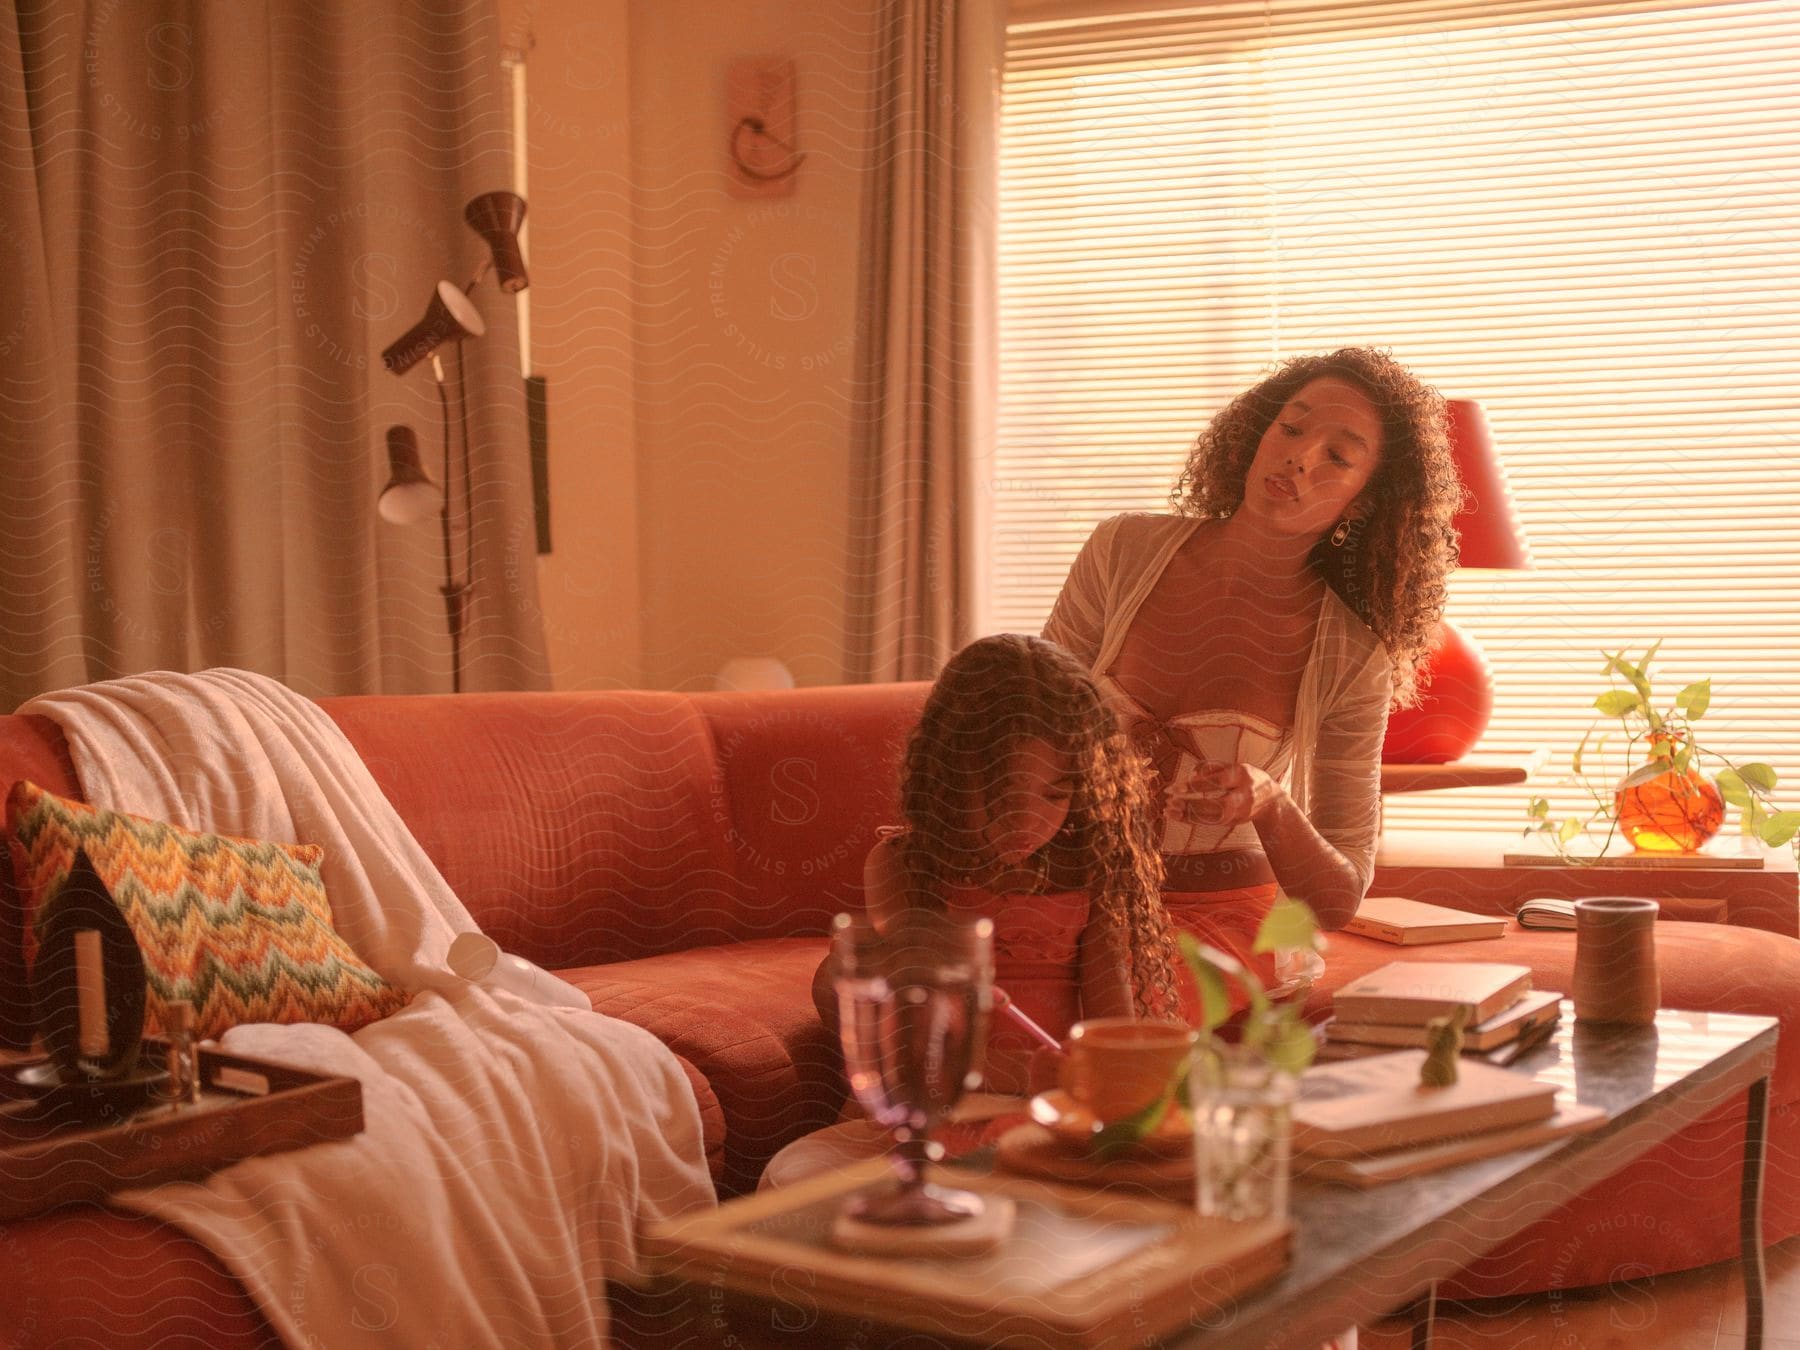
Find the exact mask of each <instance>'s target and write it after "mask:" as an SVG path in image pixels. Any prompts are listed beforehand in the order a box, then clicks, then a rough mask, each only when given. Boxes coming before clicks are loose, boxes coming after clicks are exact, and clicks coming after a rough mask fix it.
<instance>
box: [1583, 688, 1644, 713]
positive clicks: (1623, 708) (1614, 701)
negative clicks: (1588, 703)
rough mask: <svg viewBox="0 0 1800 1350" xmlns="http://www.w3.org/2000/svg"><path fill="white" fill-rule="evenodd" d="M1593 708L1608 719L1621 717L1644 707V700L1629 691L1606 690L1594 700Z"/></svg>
mask: <svg viewBox="0 0 1800 1350" xmlns="http://www.w3.org/2000/svg"><path fill="white" fill-rule="evenodd" d="M1594 706H1595V707H1596V708H1598V709H1599V710H1600V711H1601V712H1603V713H1605V714H1606V715H1607V716H1608V717H1623V716H1624V715H1625V714H1626V713H1628V712H1632V711H1633V710H1635V709H1637V708H1641V707H1643V706H1644V700H1643V699H1642V698H1641V697H1640V696H1639V695H1637V694H1634V693H1632V692H1631V691H1630V690H1629V689H1608V690H1607V691H1606V692H1605V693H1604V694H1602V695H1600V697H1599V698H1597V699H1595V700H1594Z"/></svg>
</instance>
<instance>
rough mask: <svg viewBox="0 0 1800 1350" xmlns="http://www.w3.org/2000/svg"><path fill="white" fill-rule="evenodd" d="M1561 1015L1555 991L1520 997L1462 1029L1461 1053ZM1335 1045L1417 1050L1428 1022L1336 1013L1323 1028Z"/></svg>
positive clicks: (1426, 1036)
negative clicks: (1359, 1017) (1375, 1019)
mask: <svg viewBox="0 0 1800 1350" xmlns="http://www.w3.org/2000/svg"><path fill="white" fill-rule="evenodd" d="M1561 1013H1562V995H1561V994H1559V993H1556V992H1555V991H1554V990H1549V989H1544V990H1534V991H1531V992H1529V993H1525V994H1522V995H1520V996H1519V998H1518V999H1517V1000H1516V1001H1515V1002H1514V1003H1513V1004H1512V1006H1511V1007H1508V1008H1503V1009H1501V1010H1500V1011H1499V1012H1497V1013H1495V1014H1494V1015H1493V1016H1492V1017H1490V1018H1488V1019H1487V1021H1485V1022H1477V1023H1475V1025H1474V1026H1471V1027H1465V1028H1464V1029H1463V1049H1464V1050H1468V1051H1475V1050H1492V1049H1493V1048H1494V1047H1496V1046H1500V1045H1505V1044H1507V1043H1508V1042H1509V1041H1516V1040H1518V1039H1519V1038H1520V1037H1521V1036H1524V1035H1527V1034H1528V1033H1530V1032H1533V1031H1536V1030H1537V1029H1538V1028H1539V1027H1541V1026H1543V1025H1545V1024H1546V1023H1549V1022H1554V1021H1556V1020H1557V1018H1558V1017H1559V1016H1561ZM1326 1034H1327V1035H1329V1036H1330V1037H1331V1039H1332V1040H1334V1041H1356V1042H1358V1043H1359V1044H1363V1045H1393V1046H1407V1047H1412V1046H1417V1047H1418V1048H1419V1049H1424V1048H1426V1047H1427V1046H1429V1045H1430V1044H1431V1027H1430V1025H1429V1023H1428V1022H1361V1021H1355V1020H1352V1019H1349V1018H1347V1017H1345V1015H1344V1014H1342V1013H1339V1014H1338V1015H1337V1016H1336V1017H1334V1018H1333V1019H1332V1020H1331V1023H1330V1025H1329V1026H1328V1027H1327V1028H1326Z"/></svg>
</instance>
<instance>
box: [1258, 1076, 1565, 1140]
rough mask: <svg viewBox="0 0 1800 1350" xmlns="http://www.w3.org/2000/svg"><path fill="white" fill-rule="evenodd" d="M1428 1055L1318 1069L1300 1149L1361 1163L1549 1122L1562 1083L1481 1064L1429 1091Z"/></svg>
mask: <svg viewBox="0 0 1800 1350" xmlns="http://www.w3.org/2000/svg"><path fill="white" fill-rule="evenodd" d="M1424 1062H1425V1052H1424V1051H1423V1050H1400V1051H1396V1052H1395V1053H1393V1054H1391V1055H1371V1056H1369V1057H1368V1058H1365V1059H1351V1060H1344V1061H1341V1062H1338V1063H1333V1064H1320V1065H1315V1066H1314V1067H1313V1068H1311V1069H1309V1070H1307V1071H1306V1073H1304V1074H1303V1075H1301V1078H1300V1091H1299V1095H1298V1096H1297V1097H1296V1098H1295V1100H1294V1105H1293V1108H1292V1119H1293V1148H1294V1152H1295V1153H1296V1154H1298V1155H1302V1156H1305V1157H1311V1158H1326V1159H1344V1158H1360V1157H1364V1156H1365V1155H1369V1154H1377V1153H1386V1152H1390V1151H1392V1150H1395V1149H1401V1148H1407V1147H1410V1146H1417V1145H1421V1144H1426V1143H1430V1142H1432V1141H1442V1140H1445V1139H1449V1138H1453V1137H1457V1136H1461V1135H1475V1134H1484V1133H1487V1132H1488V1131H1493V1130H1504V1129H1508V1128H1513V1127H1518V1126H1522V1125H1526V1124H1529V1123H1531V1122H1533V1121H1541V1120H1545V1119H1548V1118H1549V1117H1550V1116H1552V1115H1554V1114H1555V1112H1556V1085H1555V1084H1553V1083H1540V1082H1539V1081H1537V1080H1536V1079H1535V1078H1529V1077H1527V1076H1526V1075H1524V1074H1521V1073H1513V1072H1511V1071H1509V1070H1507V1069H1497V1068H1494V1067H1493V1066H1492V1065H1488V1064H1482V1063H1480V1062H1478V1061H1463V1062H1462V1063H1460V1064H1459V1065H1458V1068H1457V1077H1456V1082H1455V1083H1453V1084H1451V1085H1450V1086H1448V1087H1421V1086H1420V1084H1419V1070H1420V1068H1421V1066H1423V1064H1424Z"/></svg>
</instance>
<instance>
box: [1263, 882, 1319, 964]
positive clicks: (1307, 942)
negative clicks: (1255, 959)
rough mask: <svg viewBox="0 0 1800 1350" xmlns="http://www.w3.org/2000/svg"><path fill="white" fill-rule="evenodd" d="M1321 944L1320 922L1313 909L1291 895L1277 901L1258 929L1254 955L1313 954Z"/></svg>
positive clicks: (1281, 897)
mask: <svg viewBox="0 0 1800 1350" xmlns="http://www.w3.org/2000/svg"><path fill="white" fill-rule="evenodd" d="M1318 945H1319V921H1318V920H1317V919H1316V918H1314V917H1313V912H1312V908H1311V906H1309V905H1307V904H1306V903H1305V902H1304V901H1301V900H1296V899H1294V898H1293V897H1292V896H1290V895H1283V896H1280V897H1278V898H1277V899H1276V901H1275V903H1274V905H1273V906H1271V907H1270V909H1269V912H1268V914H1267V915H1266V916H1265V917H1264V919H1263V921H1262V926H1261V927H1259V928H1258V929H1257V930H1256V941H1255V942H1253V943H1252V944H1251V945H1250V950H1251V951H1253V952H1257V953H1261V952H1281V951H1313V950H1315V949H1316V948H1317V947H1318Z"/></svg>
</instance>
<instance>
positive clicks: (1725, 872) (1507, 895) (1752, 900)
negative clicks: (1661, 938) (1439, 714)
mask: <svg viewBox="0 0 1800 1350" xmlns="http://www.w3.org/2000/svg"><path fill="white" fill-rule="evenodd" d="M1523 843H1524V841H1523V839H1522V837H1521V835H1520V834H1519V832H1518V831H1508V832H1506V833H1504V834H1490V833H1475V832H1464V831H1456V830H1405V831H1399V830H1389V831H1387V832H1386V833H1384V834H1383V835H1382V837H1381V841H1380V843H1379V845H1378V846H1377V848H1376V852H1375V880H1374V884H1373V885H1372V886H1371V888H1370V893H1371V894H1373V895H1400V896H1405V897H1406V898H1407V899H1409V900H1424V901H1427V902H1429V903H1431V904H1437V905H1446V906H1448V907H1449V908H1451V909H1464V910H1469V911H1470V912H1472V913H1475V914H1511V913H1512V912H1513V911H1514V910H1516V909H1517V908H1518V907H1519V906H1520V904H1522V903H1523V902H1524V901H1526V900H1528V899H1530V898H1531V897H1532V896H1538V895H1547V896H1557V897H1560V898H1562V899H1566V900H1574V899H1578V898H1580V897H1582V896H1587V895H1642V896H1648V897H1650V898H1651V899H1653V900H1660V901H1662V902H1664V917H1665V918H1693V919H1700V918H1710V919H1714V920H1722V921H1724V922H1726V923H1733V924H1738V925H1741V926H1743V927H1747V928H1763V929H1767V930H1768V931H1770V932H1773V933H1785V934H1787V935H1788V936H1789V937H1796V936H1800V876H1797V875H1796V868H1795V862H1794V855H1793V852H1792V851H1791V850H1788V849H1773V850H1768V851H1766V852H1765V853H1764V855H1763V866H1762V867H1760V868H1754V869H1748V870H1745V869H1740V868H1737V867H1731V866H1713V867H1707V866H1700V867H1693V866H1685V867H1647V866H1643V865H1641V864H1640V863H1639V862H1638V861H1637V860H1633V861H1632V862H1631V863H1620V862H1618V861H1617V860H1608V859H1598V860H1596V861H1594V862H1591V863H1586V864H1581V865H1576V866H1554V867H1544V866H1540V867H1516V866H1515V867H1508V866H1506V865H1505V862H1504V858H1505V856H1506V854H1508V853H1510V852H1516V851H1518V850H1519V849H1520V848H1521V847H1522V846H1523Z"/></svg>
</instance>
